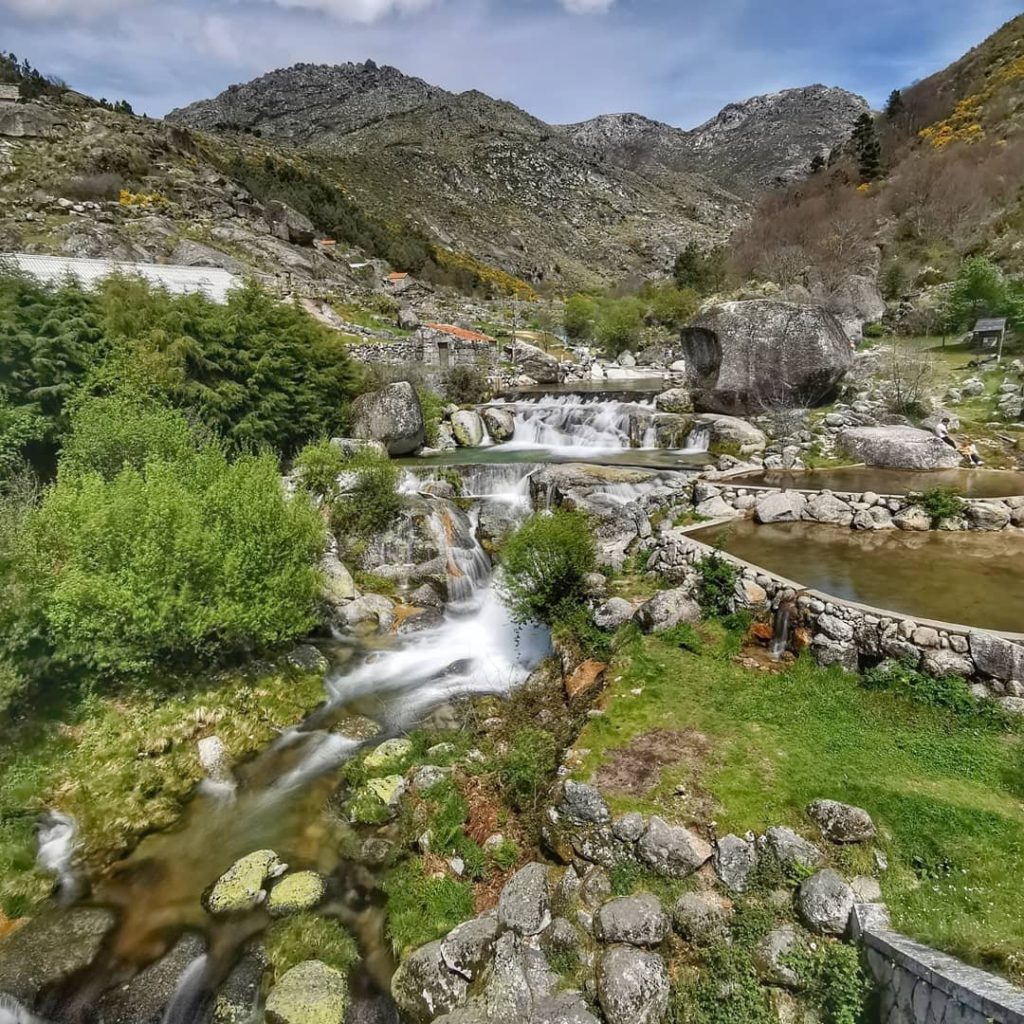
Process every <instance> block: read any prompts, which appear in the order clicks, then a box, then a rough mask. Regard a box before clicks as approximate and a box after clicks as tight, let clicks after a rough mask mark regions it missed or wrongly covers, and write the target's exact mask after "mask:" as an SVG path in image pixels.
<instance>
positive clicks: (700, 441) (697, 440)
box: [686, 426, 711, 452]
mask: <svg viewBox="0 0 1024 1024" xmlns="http://www.w3.org/2000/svg"><path fill="white" fill-rule="evenodd" d="M710 447H711V428H710V427H705V426H696V427H694V428H693V430H691V431H690V436H689V437H688V438H687V439H686V448H687V450H688V451H694V452H706V451H707V450H708V449H709V448H710Z"/></svg>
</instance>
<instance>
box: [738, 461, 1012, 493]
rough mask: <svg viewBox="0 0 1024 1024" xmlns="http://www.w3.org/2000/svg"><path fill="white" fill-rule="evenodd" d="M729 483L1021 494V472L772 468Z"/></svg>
mask: <svg viewBox="0 0 1024 1024" xmlns="http://www.w3.org/2000/svg"><path fill="white" fill-rule="evenodd" d="M729 483H730V484H735V485H739V486H742V485H744V484H752V485H754V486H760V487H793V488H797V489H804V490H818V491H824V490H829V491H854V492H858V493H863V492H865V491H874V492H875V494H909V493H910V492H911V491H927V490H929V489H930V488H932V487H951V488H952V489H953V490H955V491H956V492H957V493H958V494H961V495H963V496H964V497H965V498H1009V497H1014V496H1016V495H1024V473H1018V472H1011V471H1007V470H998V469H936V470H930V471H927V472H926V471H918V472H914V471H913V470H901V469H874V468H872V467H871V466H840V467H837V468H835V469H813V470H804V471H802V472H794V471H787V470H781V469H779V470H774V469H773V470H766V471H765V472H763V473H753V474H750V475H746V476H738V477H733V478H732V479H730V480H729Z"/></svg>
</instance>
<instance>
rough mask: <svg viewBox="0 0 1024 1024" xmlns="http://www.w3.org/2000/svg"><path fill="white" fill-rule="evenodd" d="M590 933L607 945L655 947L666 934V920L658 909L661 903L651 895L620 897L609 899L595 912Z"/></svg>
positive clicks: (643, 893)
mask: <svg viewBox="0 0 1024 1024" xmlns="http://www.w3.org/2000/svg"><path fill="white" fill-rule="evenodd" d="M594 934H595V936H596V937H597V938H598V939H599V940H600V941H601V942H606V943H609V944H611V943H616V942H622V943H625V944H626V945H629V946H657V945H658V944H659V943H661V942H663V941H664V939H665V936H666V935H667V934H668V918H667V917H666V916H665V914H664V912H663V911H662V909H661V900H659V899H658V897H657V896H655V895H654V894H653V893H650V892H641V893H637V895H636V896H622V897H620V898H619V899H615V900H609V901H608V902H607V903H606V904H605V905H604V906H603V907H601V909H600V910H599V911H598V912H597V917H596V918H594Z"/></svg>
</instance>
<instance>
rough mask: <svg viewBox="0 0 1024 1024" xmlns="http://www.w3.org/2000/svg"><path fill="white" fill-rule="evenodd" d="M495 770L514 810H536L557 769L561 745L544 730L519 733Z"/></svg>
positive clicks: (526, 730) (500, 758) (510, 743)
mask: <svg viewBox="0 0 1024 1024" xmlns="http://www.w3.org/2000/svg"><path fill="white" fill-rule="evenodd" d="M494 767H495V775H496V777H497V780H498V785H499V786H500V787H501V791H502V793H503V794H504V796H505V798H506V799H507V800H508V801H509V802H510V803H511V804H512V806H513V807H515V808H517V809H518V810H521V811H528V810H536V808H537V806H538V805H539V803H540V801H541V800H542V799H543V798H544V795H545V794H546V793H547V790H548V786H550V784H551V780H552V778H553V777H554V774H555V770H556V769H557V768H558V744H557V743H556V741H555V738H554V736H552V735H551V733H549V732H545V731H544V730H543V729H533V728H527V729H519V730H517V731H516V732H515V733H514V734H513V735H512V737H511V739H510V741H509V744H508V749H507V750H506V751H505V753H503V754H502V755H501V756H500V757H499V758H497V760H496V762H495V766H494Z"/></svg>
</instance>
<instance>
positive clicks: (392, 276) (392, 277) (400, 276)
mask: <svg viewBox="0 0 1024 1024" xmlns="http://www.w3.org/2000/svg"><path fill="white" fill-rule="evenodd" d="M408 276H409V275H408V274H398V273H395V274H388V280H389V281H404V280H405V279H406V278H407V277H408Z"/></svg>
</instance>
